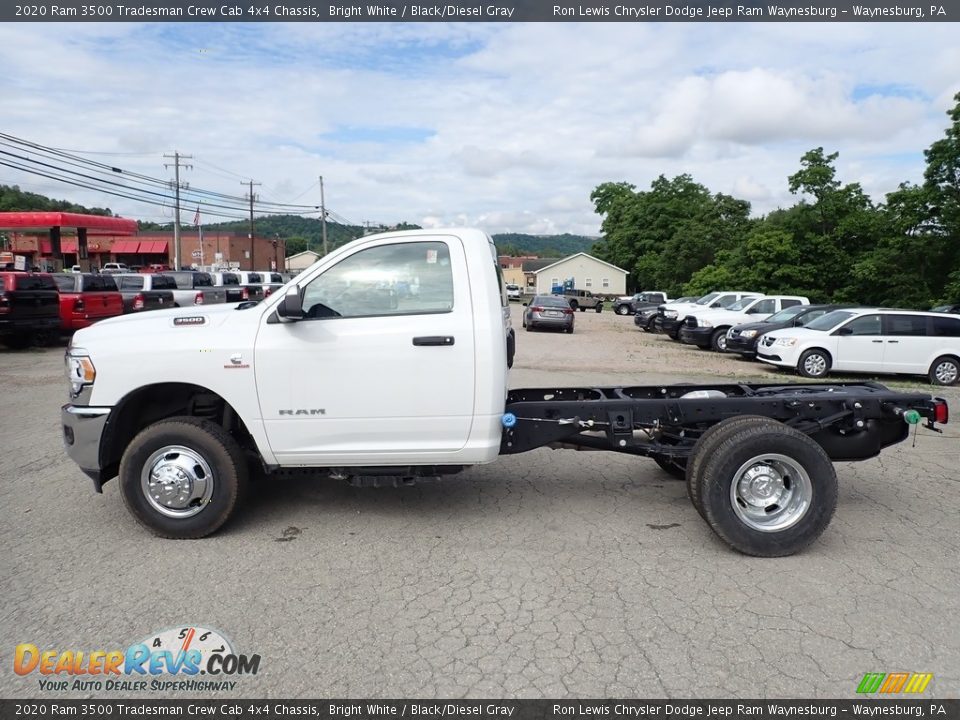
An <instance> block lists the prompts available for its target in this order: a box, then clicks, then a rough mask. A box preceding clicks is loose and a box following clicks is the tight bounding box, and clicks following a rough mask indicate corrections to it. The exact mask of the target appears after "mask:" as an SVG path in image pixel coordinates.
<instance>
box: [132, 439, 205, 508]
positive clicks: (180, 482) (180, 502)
mask: <svg viewBox="0 0 960 720" xmlns="http://www.w3.org/2000/svg"><path fill="white" fill-rule="evenodd" d="M213 485H214V475H213V471H212V470H211V469H210V465H209V463H208V462H207V461H206V460H205V459H204V458H203V456H202V455H200V454H199V453H198V452H196V451H195V450H191V449H190V448H187V447H183V446H182V445H168V446H166V447H163V448H160V449H159V450H157V451H156V452H154V453H153V454H151V455H150V457H149V458H148V459H147V461H146V462H145V463H144V464H143V470H142V471H141V473H140V489H141V491H142V492H143V496H144V497H145V498H146V500H147V502H148V503H150V506H151V507H152V508H153V509H154V510H156V511H157V512H159V513H161V514H162V515H166V516H167V517H172V518H178V519H183V518H188V517H193V516H194V515H196V514H197V513H199V512H200V511H201V510H203V508H204V507H206V505H207V504H208V503H209V502H210V498H211V497H212V496H213Z"/></svg>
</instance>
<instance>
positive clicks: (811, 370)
mask: <svg viewBox="0 0 960 720" xmlns="http://www.w3.org/2000/svg"><path fill="white" fill-rule="evenodd" d="M797 372H798V373H800V374H801V375H803V377H808V378H822V377H825V376H826V374H827V373H828V372H830V355H829V354H827V351H826V350H820V349H819V348H814V349H813V350H807V351H806V352H805V353H803V355H801V356H800V360H799V361H798V362H797Z"/></svg>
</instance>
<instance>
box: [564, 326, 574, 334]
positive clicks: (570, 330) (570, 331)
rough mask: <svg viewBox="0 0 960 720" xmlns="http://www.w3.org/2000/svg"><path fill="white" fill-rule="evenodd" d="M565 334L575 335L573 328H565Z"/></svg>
mask: <svg viewBox="0 0 960 720" xmlns="http://www.w3.org/2000/svg"><path fill="white" fill-rule="evenodd" d="M564 332H566V333H567V334H568V335H573V328H564Z"/></svg>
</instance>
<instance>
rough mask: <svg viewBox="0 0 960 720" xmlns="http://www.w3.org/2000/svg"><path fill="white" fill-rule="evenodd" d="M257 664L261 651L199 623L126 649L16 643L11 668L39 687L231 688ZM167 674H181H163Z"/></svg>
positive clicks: (168, 632)
mask: <svg viewBox="0 0 960 720" xmlns="http://www.w3.org/2000/svg"><path fill="white" fill-rule="evenodd" d="M259 670H260V655H257V654H252V655H245V654H240V653H237V652H235V651H234V649H233V645H232V643H231V642H230V640H228V639H227V638H226V637H225V636H224V635H223V634H222V633H220V632H218V631H217V630H211V629H209V628H204V627H199V626H187V627H179V628H169V629H167V630H162V631H160V632H157V633H153V634H151V635H148V636H147V637H146V638H144V639H143V640H141V641H140V642H136V643H132V644H131V645H128V646H127V647H126V648H125V649H121V648H116V649H110V650H102V649H95V650H77V649H69V650H55V649H54V650H41V649H40V648H39V647H38V646H37V645H35V644H33V643H20V644H19V645H17V646H16V648H15V649H14V654H13V671H14V672H15V673H16V674H17V675H20V676H22V677H25V676H32V675H38V676H40V677H39V678H38V682H39V685H40V689H41V690H48V691H49V690H53V691H56V690H147V689H152V690H172V689H181V690H232V689H233V688H234V687H235V686H236V684H237V683H236V681H235V680H233V677H235V676H242V675H256V674H257V672H259ZM199 675H205V676H210V679H209V680H207V679H204V680H203V681H200V680H198V679H196V676H199ZM170 676H174V677H176V676H180V677H181V678H183V679H182V680H180V681H179V682H177V681H170V680H169V679H165V678H169V677H170ZM225 676H226V677H225ZM141 678H142V679H141ZM228 678H229V679H228ZM148 680H149V682H148Z"/></svg>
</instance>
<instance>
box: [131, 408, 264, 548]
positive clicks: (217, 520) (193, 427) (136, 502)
mask: <svg viewBox="0 0 960 720" xmlns="http://www.w3.org/2000/svg"><path fill="white" fill-rule="evenodd" d="M173 446H178V447H182V448H185V449H186V450H187V451H189V452H191V453H192V454H194V455H195V456H197V457H199V458H200V459H201V460H202V461H203V462H204V463H206V465H207V466H208V467H209V469H210V472H211V474H212V479H213V482H212V483H211V486H212V487H211V489H210V491H209V496H208V497H207V496H205V497H203V498H200V499H197V500H196V501H195V504H191V505H188V506H186V507H185V508H183V512H194V513H195V514H193V515H190V516H188V517H169V516H167V515H164V514H163V513H161V512H160V511H159V510H158V509H157V508H156V507H155V506H154V505H153V504H151V500H150V499H148V497H147V491H146V489H145V488H143V487H142V480H141V473H142V472H143V471H144V470H145V466H146V464H147V463H148V462H149V461H150V460H151V456H154V460H155V463H156V464H159V463H160V462H161V459H162V457H163V456H161V457H155V455H156V453H157V452H159V451H161V450H162V449H163V448H165V447H173ZM166 457H167V458H170V460H171V465H170V466H171V467H173V465H172V463H174V462H176V461H177V459H181V461H182V460H183V459H186V460H187V461H189V460H190V459H192V458H186V457H185V456H184V455H183V454H180V453H176V452H171V453H169V454H168V455H167V456H166ZM194 468H199V469H200V470H202V468H200V466H199V463H197V464H195V465H194ZM197 474H198V475H201V476H203V475H205V472H204V473H200V472H198V473H197ZM119 482H120V493H121V495H122V496H123V502H124V504H125V505H126V506H127V509H128V510H129V511H130V513H131V514H132V515H133V516H134V518H136V520H137V522H139V523H140V524H141V525H143V526H144V527H146V528H147V529H149V530H150V531H151V532H153V533H154V534H155V535H159V536H160V537H166V538H177V539H186V538H201V537H204V536H206V535H210V534H211V533H213V532H216V531H217V530H218V529H219V528H220V527H221V526H222V525H223V524H224V523H225V522H226V521H227V520H228V519H229V518H230V516H231V515H232V514H233V511H234V509H235V508H236V506H237V503H238V502H239V501H240V500H241V499H242V497H243V495H244V492H245V490H246V486H247V482H248V472H247V462H246V459H245V458H244V455H243V451H242V450H241V449H240V446H239V445H237V443H236V441H235V440H234V439H233V438H232V437H231V436H230V435H229V433H227V431H226V430H224V429H223V428H222V427H220V426H219V425H217V424H216V423H213V422H210V421H209V420H203V419H200V418H195V417H175V418H170V419H167V420H161V421H160V422H157V423H154V424H153V425H150V426H149V427H147V428H145V429H144V430H142V431H140V433H139V434H138V435H137V436H136V437H135V438H134V439H133V440H132V441H131V442H130V444H129V445H128V446H127V448H126V450H125V451H124V453H123V458H122V459H121V461H120V475H119ZM177 499H178V498H174V500H177ZM156 502H158V503H159V499H158V500H157V501H156ZM196 507H200V510H196V509H195V508H196Z"/></svg>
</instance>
